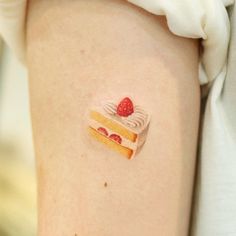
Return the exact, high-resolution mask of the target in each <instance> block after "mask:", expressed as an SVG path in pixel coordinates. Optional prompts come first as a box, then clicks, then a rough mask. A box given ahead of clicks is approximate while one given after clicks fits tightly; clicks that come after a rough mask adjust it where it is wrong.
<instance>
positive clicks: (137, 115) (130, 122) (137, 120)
mask: <svg viewBox="0 0 236 236" xmlns="http://www.w3.org/2000/svg"><path fill="white" fill-rule="evenodd" d="M103 109H104V111H105V112H107V113H108V114H109V115H115V116H116V117H120V119H121V122H122V123H123V124H125V125H127V126H130V127H132V128H136V127H139V128H142V127H143V126H144V125H145V124H146V121H147V118H148V115H147V113H146V112H145V111H144V110H143V109H142V108H141V107H140V106H135V107H134V112H133V113H132V114H131V115H129V116H128V117H121V116H119V115H117V113H116V111H117V105H116V104H115V103H114V102H110V101H109V102H106V103H104V105H103Z"/></svg>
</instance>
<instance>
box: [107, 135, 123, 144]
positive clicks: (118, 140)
mask: <svg viewBox="0 0 236 236" xmlns="http://www.w3.org/2000/svg"><path fill="white" fill-rule="evenodd" d="M109 138H110V139H112V140H114V141H115V142H117V143H119V144H121V142H122V139H121V137H120V136H119V135H117V134H111V135H110V136H109Z"/></svg>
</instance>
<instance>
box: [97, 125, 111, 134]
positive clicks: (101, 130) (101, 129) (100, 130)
mask: <svg viewBox="0 0 236 236" xmlns="http://www.w3.org/2000/svg"><path fill="white" fill-rule="evenodd" d="M97 130H98V131H99V132H100V133H102V134H103V135H105V136H108V132H107V130H106V129H105V128H103V127H99V128H98V129H97Z"/></svg>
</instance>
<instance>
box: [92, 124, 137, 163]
mask: <svg viewBox="0 0 236 236" xmlns="http://www.w3.org/2000/svg"><path fill="white" fill-rule="evenodd" d="M89 133H90V135H92V136H93V137H94V138H96V139H97V140H98V141H100V142H101V143H104V144H105V145H107V146H108V147H109V148H111V149H113V150H115V151H117V152H119V153H120V154H122V155H124V156H125V157H127V158H128V159H130V158H131V157H132V154H133V151H132V150H131V149H129V148H127V147H124V146H122V145H120V144H119V143H117V142H115V141H113V140H111V139H109V138H108V137H106V136H105V135H103V134H101V133H99V132H98V131H96V130H95V129H93V128H91V127H89Z"/></svg>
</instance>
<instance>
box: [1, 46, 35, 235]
mask: <svg viewBox="0 0 236 236" xmlns="http://www.w3.org/2000/svg"><path fill="white" fill-rule="evenodd" d="M0 60H1V63H0V236H34V235H36V215H37V214H36V179H35V163H34V151H33V143H32V132H31V124H30V114H29V99H28V87H27V72H26V69H25V68H24V67H23V66H22V65H21V64H20V63H19V62H18V61H17V59H16V58H15V56H14V55H13V54H12V53H11V51H10V50H9V48H7V47H6V45H4V44H2V43H1V42H0Z"/></svg>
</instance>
